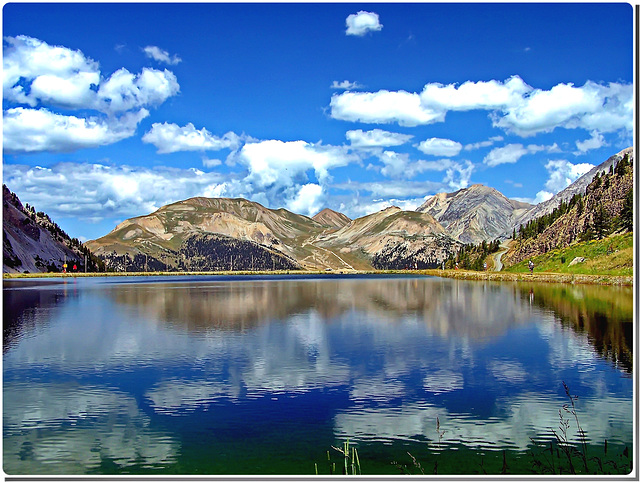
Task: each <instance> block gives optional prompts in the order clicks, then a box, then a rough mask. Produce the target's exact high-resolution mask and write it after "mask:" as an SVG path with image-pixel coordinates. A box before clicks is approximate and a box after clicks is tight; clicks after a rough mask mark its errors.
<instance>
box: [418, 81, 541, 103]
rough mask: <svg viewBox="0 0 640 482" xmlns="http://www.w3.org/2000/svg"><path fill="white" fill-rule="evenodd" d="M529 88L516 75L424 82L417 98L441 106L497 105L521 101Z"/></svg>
mask: <svg viewBox="0 0 640 482" xmlns="http://www.w3.org/2000/svg"><path fill="white" fill-rule="evenodd" d="M531 90H532V89H531V87H529V86H528V85H527V84H526V83H525V82H524V81H523V80H522V79H521V78H520V77H518V76H513V77H511V78H509V79H508V80H507V81H506V82H500V81H498V80H490V81H488V82H482V81H480V82H471V81H467V82H464V83H463V84H462V85H456V84H448V85H443V84H439V83H432V84H427V85H425V86H424V89H423V90H422V93H421V94H420V98H421V99H422V102H423V104H424V105H425V106H427V107H430V108H433V109H442V110H445V111H447V110H460V111H464V110H473V109H485V110H493V109H501V108H504V107H507V106H510V105H514V104H517V103H518V102H520V101H521V99H522V97H523V95H525V94H527V93H528V92H530V91H531Z"/></svg>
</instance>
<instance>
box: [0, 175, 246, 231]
mask: <svg viewBox="0 0 640 482" xmlns="http://www.w3.org/2000/svg"><path fill="white" fill-rule="evenodd" d="M3 177H4V182H5V183H6V184H7V185H8V186H10V189H11V190H12V191H14V192H17V193H19V195H20V197H21V198H23V197H24V198H25V200H27V199H28V202H29V203H31V204H33V205H34V206H46V210H47V213H48V214H49V215H51V216H52V217H54V218H55V217H57V216H60V217H67V216H74V217H78V218H80V219H87V220H94V221H95V220H100V219H104V218H109V217H113V216H120V217H130V216H138V215H140V214H141V213H145V214H146V213H150V212H153V211H155V210H156V209H158V208H159V207H161V206H163V205H165V204H169V203H171V202H175V201H177V200H181V199H187V198H190V197H194V196H207V195H212V194H214V195H216V194H217V195H223V194H226V193H227V192H229V189H231V188H232V187H231V185H230V183H228V182H227V181H226V180H225V179H224V178H223V176H221V175H220V174H218V173H215V172H203V171H200V170H198V169H193V168H192V169H178V168H170V167H157V168H154V169H148V168H144V167H138V166H136V167H133V166H126V165H121V166H113V165H102V164H89V163H81V164H78V163H59V164H55V165H53V166H51V167H49V168H44V167H30V166H26V165H17V164H5V165H4V166H3ZM231 194H235V193H233V192H232V193H231ZM70 200H73V201H72V202H70ZM25 202H27V201H25Z"/></svg>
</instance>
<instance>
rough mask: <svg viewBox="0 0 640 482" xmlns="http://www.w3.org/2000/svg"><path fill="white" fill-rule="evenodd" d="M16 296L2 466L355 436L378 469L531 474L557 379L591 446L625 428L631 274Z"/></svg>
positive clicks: (277, 470) (211, 285) (158, 456)
mask: <svg viewBox="0 0 640 482" xmlns="http://www.w3.org/2000/svg"><path fill="white" fill-rule="evenodd" d="M3 298H4V313H3V314H4V333H3V335H4V336H3V338H4V343H3V375H4V386H3V395H4V397H3V404H4V406H3V421H4V427H3V437H4V438H3V441H4V444H3V447H4V448H3V468H4V470H5V472H7V473H8V474H85V473H87V474H101V473H104V474H113V473H136V474H173V473H179V474H195V475H198V474H309V475H311V474H314V473H315V464H317V467H318V472H319V473H325V474H328V473H329V471H330V470H331V469H332V466H330V465H329V464H328V463H327V450H329V451H330V456H331V459H332V461H335V462H337V465H338V467H340V464H341V463H342V460H341V459H340V457H339V454H338V453H337V452H336V451H335V450H333V449H331V446H332V445H333V446H339V445H340V444H342V443H343V442H344V441H346V440H349V441H350V443H351V444H355V446H356V447H357V448H358V455H359V459H360V462H361V467H362V472H363V473H365V474H366V473H369V474H373V473H380V474H400V473H401V472H402V471H411V472H412V473H419V471H420V468H419V467H417V466H416V465H415V464H414V463H413V461H412V459H411V458H410V456H409V455H407V452H410V453H411V454H412V455H413V456H414V457H416V459H417V462H418V463H420V464H421V467H422V470H424V471H425V473H427V474H431V473H433V469H434V467H435V468H436V469H437V470H438V473H440V474H443V473H457V474H460V473H462V474H476V473H480V474H481V473H484V472H488V473H492V472H494V473H495V472H500V471H501V470H502V468H504V463H505V461H506V462H507V465H508V472H509V473H525V474H526V473H531V471H532V470H533V468H532V463H531V458H532V457H531V454H532V452H535V451H536V450H538V448H537V446H534V444H533V443H532V439H533V440H535V441H537V442H540V443H546V444H548V443H549V441H555V437H554V435H553V432H552V430H555V431H556V433H558V430H559V426H560V421H561V420H559V410H560V411H561V413H562V410H561V409H562V407H563V405H566V404H569V399H568V397H567V395H566V393H565V389H564V388H563V382H566V384H567V386H568V387H569V389H570V391H571V394H573V395H578V397H579V398H578V399H577V400H576V401H575V407H576V414H577V415H578V416H579V422H580V424H581V427H582V429H583V430H584V432H585V434H586V443H587V446H588V448H589V450H590V455H594V454H600V453H601V452H602V445H603V444H604V440H605V439H606V440H607V444H608V457H616V459H615V460H616V464H620V465H622V464H623V463H627V459H624V458H622V456H621V455H620V454H621V452H622V450H623V449H624V447H625V446H627V447H629V448H631V444H632V434H633V424H632V421H633V402H632V390H633V387H632V375H631V370H632V365H633V353H632V346H633V343H632V331H633V330H632V320H633V307H632V290H631V288H616V287H602V286H565V285H540V284H538V285H534V284H531V285H528V284H523V283H519V284H515V283H514V284H509V283H506V284H505V283H503V284H494V283H485V282H464V281H458V280H450V279H440V278H430V277H412V276H395V277H389V276H380V277H376V276H366V277H340V276H318V277H297V276H296V277H246V276H242V277H240V276H238V277H181V278H175V277H166V278H158V277H149V278H144V277H139V278H125V279H122V278H117V279H116V278H81V279H66V280H15V281H5V282H4V289H3ZM569 408H570V405H569ZM564 416H565V418H567V417H569V416H570V417H572V418H571V424H570V426H569V429H568V432H567V437H568V438H569V439H570V441H572V442H578V441H579V437H578V434H577V431H576V426H575V423H574V418H573V415H569V414H568V413H567V412H566V411H565V413H564ZM504 451H506V452H505V454H503V452H504ZM507 453H508V458H506V457H507V455H506V454H507ZM463 454H464V456H462V455H463ZM503 457H505V458H503ZM436 463H437V465H435V464H436ZM404 466H406V467H404Z"/></svg>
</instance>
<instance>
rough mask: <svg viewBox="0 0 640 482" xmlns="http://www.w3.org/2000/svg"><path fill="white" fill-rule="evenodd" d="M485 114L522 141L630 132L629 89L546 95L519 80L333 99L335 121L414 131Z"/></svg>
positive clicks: (564, 89) (564, 87)
mask: <svg viewBox="0 0 640 482" xmlns="http://www.w3.org/2000/svg"><path fill="white" fill-rule="evenodd" d="M469 110H486V111H488V112H489V117H490V119H491V121H492V124H493V126H494V127H498V128H501V129H503V130H505V131H506V132H509V133H512V134H516V135H519V136H521V137H528V136H533V135H535V134H538V133H542V132H551V131H553V130H554V129H555V128H557V127H563V128H566V129H584V130H588V131H596V130H597V131H598V132H601V133H607V132H616V131H622V133H623V134H625V133H626V134H628V133H630V132H631V129H632V126H633V85H632V84H623V83H616V82H611V83H609V84H599V83H596V82H593V81H587V82H586V83H585V84H584V85H583V86H581V87H576V86H574V85H573V84H571V83H568V84H562V83H561V84H557V85H555V86H553V87H551V88H550V89H549V90H543V89H536V88H534V87H531V86H529V85H528V84H526V83H525V82H524V80H522V79H521V78H520V77H518V76H512V77H510V78H509V79H507V80H506V81H504V82H502V81H498V80H490V81H478V82H473V81H467V82H464V83H462V84H460V85H458V84H448V85H443V84H440V83H429V84H426V85H425V86H424V88H423V90H422V92H420V93H415V92H406V91H402V90H400V91H389V90H380V91H377V92H345V93H342V94H335V95H334V96H333V97H332V98H331V116H332V117H333V118H335V119H340V120H346V121H351V122H365V123H378V124H385V123H398V124H400V125H405V126H417V125H425V124H431V123H434V122H443V121H444V120H445V117H446V114H447V112H449V111H469Z"/></svg>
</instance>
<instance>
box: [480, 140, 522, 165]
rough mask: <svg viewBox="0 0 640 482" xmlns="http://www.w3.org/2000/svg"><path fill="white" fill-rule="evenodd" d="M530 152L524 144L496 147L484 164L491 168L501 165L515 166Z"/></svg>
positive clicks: (487, 156) (486, 157)
mask: <svg viewBox="0 0 640 482" xmlns="http://www.w3.org/2000/svg"><path fill="white" fill-rule="evenodd" d="M528 152H529V151H528V150H527V149H526V148H525V147H524V146H523V145H522V144H507V145H506V146H503V147H496V148H495V149H492V150H491V152H489V154H487V155H486V156H485V158H484V160H483V162H484V163H485V164H486V165H487V166H489V167H495V166H499V165H500V164H514V163H516V162H518V160H519V159H520V158H521V157H522V156H524V155H525V154H527V153H528Z"/></svg>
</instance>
